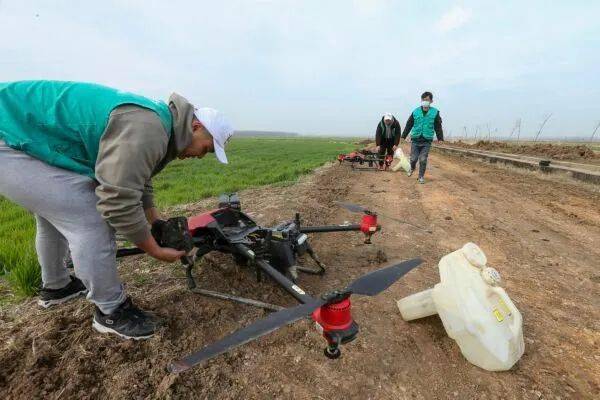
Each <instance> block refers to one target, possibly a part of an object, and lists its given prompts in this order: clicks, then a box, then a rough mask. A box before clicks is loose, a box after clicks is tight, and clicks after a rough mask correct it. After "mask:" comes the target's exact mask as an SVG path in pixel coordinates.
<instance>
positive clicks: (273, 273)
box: [235, 243, 314, 304]
mask: <svg viewBox="0 0 600 400" xmlns="http://www.w3.org/2000/svg"><path fill="white" fill-rule="evenodd" d="M235 248H236V249H237V251H238V252H239V254H241V255H242V256H244V257H246V258H247V259H248V260H250V261H251V262H253V263H255V264H256V265H257V266H258V267H259V268H260V269H261V270H262V271H263V272H264V273H265V274H267V275H269V276H270V277H271V279H273V280H274V281H275V282H277V283H278V284H279V285H280V286H281V287H283V288H284V289H285V290H286V291H287V292H288V293H289V294H291V295H292V296H293V297H294V298H295V299H296V300H298V301H299V302H300V303H303V304H306V303H309V302H311V301H314V299H313V298H312V297H311V296H309V295H307V294H306V292H305V291H304V290H302V289H300V287H298V285H296V284H295V283H294V282H292V281H291V280H289V279H288V278H287V277H285V276H284V275H283V274H282V273H280V272H279V271H277V270H276V269H275V268H273V267H272V266H271V264H269V263H268V262H266V261H265V260H262V259H260V258H256V257H255V254H254V252H253V251H252V250H250V249H249V248H248V247H246V246H244V245H243V244H239V243H237V244H235Z"/></svg>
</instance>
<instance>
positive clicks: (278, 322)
mask: <svg viewBox="0 0 600 400" xmlns="http://www.w3.org/2000/svg"><path fill="white" fill-rule="evenodd" d="M323 304H325V301H324V300H317V299H315V300H314V301H313V302H310V303H306V304H300V305H298V306H296V307H292V308H286V309H284V310H281V311H277V312H275V313H273V314H269V315H268V316H267V317H266V318H263V319H261V320H258V321H257V322H255V323H253V324H250V325H248V326H247V327H245V328H242V329H240V330H238V331H235V332H233V333H232V334H230V335H229V336H226V337H225V338H223V339H221V340H219V341H218V342H215V343H213V344H210V345H208V346H206V347H205V348H203V349H202V350H200V351H198V352H196V353H193V354H190V355H189V356H187V357H185V358H183V359H181V360H179V361H175V362H174V363H172V364H170V365H169V366H168V367H167V368H168V370H169V371H170V372H174V373H179V372H183V371H185V370H187V369H189V368H191V367H193V366H195V365H197V364H200V363H201V362H203V361H206V360H208V359H210V358H213V357H215V356H218V355H219V354H222V353H225V352H226V351H229V350H231V349H233V348H235V347H238V346H241V345H243V344H245V343H248V342H250V341H252V340H254V339H258V338H259V337H261V336H264V335H266V334H267V333H270V332H273V331H274V330H276V329H278V328H281V327H282V326H285V325H287V324H290V323H292V322H294V321H297V320H299V319H302V318H304V317H307V316H309V315H310V314H311V313H312V312H313V311H314V310H316V309H317V308H319V307H321V306H322V305H323Z"/></svg>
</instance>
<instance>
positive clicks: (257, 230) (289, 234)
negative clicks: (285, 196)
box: [117, 194, 422, 373]
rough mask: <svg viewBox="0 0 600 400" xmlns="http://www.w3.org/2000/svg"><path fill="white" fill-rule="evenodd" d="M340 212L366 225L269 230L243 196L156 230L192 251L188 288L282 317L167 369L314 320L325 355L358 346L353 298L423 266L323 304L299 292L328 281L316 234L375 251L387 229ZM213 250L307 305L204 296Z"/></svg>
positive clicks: (398, 268) (163, 240)
mask: <svg viewBox="0 0 600 400" xmlns="http://www.w3.org/2000/svg"><path fill="white" fill-rule="evenodd" d="M338 205H340V206H342V207H344V208H346V209H348V210H349V211H352V212H360V213H362V214H363V215H362V218H361V221H360V223H358V224H350V223H345V224H341V225H324V226H304V225H303V224H302V222H301V219H300V214H298V213H297V214H296V215H295V217H294V219H292V220H290V221H286V222H283V223H281V224H279V225H276V226H275V227H270V228H267V227H261V226H260V225H258V224H257V223H256V222H255V221H254V220H253V219H252V218H250V217H249V216H248V215H247V214H245V213H244V212H242V210H241V206H240V201H239V197H238V196H237V194H225V195H221V196H220V198H219V206H218V208H216V209H214V210H211V211H207V212H205V213H202V214H199V215H196V216H193V217H190V218H185V217H174V218H171V219H169V220H167V221H159V222H157V223H155V224H153V227H152V234H153V236H154V237H155V238H156V239H157V242H158V243H159V245H161V246H166V247H172V248H176V249H178V250H185V251H186V253H187V255H186V256H185V257H183V258H182V259H181V262H182V264H183V265H184V266H185V270H186V279H187V286H188V288H189V289H190V290H192V292H194V293H200V294H204V295H208V296H212V297H217V298H221V299H228V300H233V301H237V302H240V303H244V304H249V305H253V306H257V307H261V308H265V309H268V310H271V311H274V312H273V313H271V314H269V315H268V316H267V317H265V318H263V319H260V320H258V321H256V322H254V323H252V324H250V325H249V326H246V327H244V328H242V329H240V330H238V331H235V332H234V333H232V334H230V335H228V336H226V337H224V338H223V339H221V340H219V341H217V342H215V343H212V344H209V345H208V346H206V347H204V348H202V349H200V350H199V351H197V352H195V353H192V354H190V355H188V356H186V357H184V358H182V359H181V360H179V361H174V362H172V363H170V364H169V365H168V366H167V370H168V371H169V372H171V373H181V372H183V371H186V370H188V369H190V368H192V367H194V366H196V365H198V364H201V363H203V362H205V361H207V360H209V359H211V358H213V357H216V356H218V355H220V354H222V353H225V352H227V351H229V350H231V349H233V348H235V347H238V346H241V345H243V344H245V343H248V342H250V341H252V340H255V339H257V338H259V337H261V336H264V335H266V334H268V333H270V332H273V331H275V330H276V329H278V328H281V327H283V326H285V325H288V324H290V323H292V322H294V321H297V320H300V319H303V318H307V317H310V318H312V319H313V320H314V321H315V323H316V326H317V329H318V330H319V331H320V333H321V334H322V336H323V337H324V338H325V340H326V342H327V346H326V347H325V348H324V354H325V356H327V357H328V358H331V359H335V358H338V357H339V356H340V355H341V350H340V345H343V344H346V343H349V342H351V341H353V340H354V339H355V338H356V336H357V335H358V331H359V327H358V324H357V323H356V322H355V321H354V319H353V318H352V313H351V301H350V297H351V296H352V295H362V296H375V295H377V294H379V293H381V292H382V291H384V290H386V289H387V288H388V287H390V286H391V285H392V284H393V283H394V282H396V281H397V280H398V279H400V278H401V277H402V276H404V275H405V274H407V273H408V272H410V271H411V270H412V269H414V268H415V267H417V266H418V265H420V264H421V263H422V260H421V259H418V258H417V259H412V260H409V261H405V262H400V263H393V265H389V266H387V267H385V268H382V269H378V270H375V271H372V272H370V273H367V274H366V275H363V276H361V277H359V278H358V279H356V280H354V281H353V282H351V283H350V284H349V285H348V286H346V287H345V288H343V289H340V290H333V291H331V292H328V293H325V294H323V295H321V296H318V297H315V296H311V295H309V294H308V293H307V292H306V291H305V290H304V289H302V288H301V287H300V286H298V279H299V274H300V273H307V274H314V275H324V274H325V272H326V267H325V265H324V264H323V263H322V262H321V261H320V260H319V258H318V257H317V255H316V254H315V251H314V250H313V248H312V247H311V245H310V243H309V239H308V234H312V233H325V232H362V234H363V235H364V237H365V240H364V242H365V243H366V244H370V243H371V237H372V235H373V234H375V233H376V232H378V231H379V230H380V229H381V226H380V225H378V223H377V213H375V212H373V211H370V210H368V209H366V208H364V207H362V206H358V205H354V204H351V203H342V202H338ZM212 251H218V252H222V253H227V254H231V255H232V256H233V259H234V260H235V262H236V263H237V264H238V265H241V266H244V267H248V268H253V269H254V271H255V273H256V278H257V280H258V281H261V279H262V277H263V275H267V276H268V277H270V278H271V279H272V280H273V281H274V282H275V283H276V284H277V285H279V286H280V287H281V288H283V289H284V290H285V291H286V292H287V293H288V294H290V295H291V296H292V297H293V298H294V299H295V300H296V301H297V302H298V303H300V304H299V305H297V306H294V307H290V308H283V307H279V306H275V305H272V304H268V303H263V302H260V301H257V300H253V299H246V298H242V297H237V296H231V295H227V294H223V293H218V292H212V291H208V290H199V289H197V287H196V286H197V285H196V279H195V277H194V273H193V269H194V264H195V262H196V261H198V260H199V259H201V258H202V257H203V256H204V255H206V254H208V253H210V252H212ZM142 253H143V251H142V250H141V249H138V248H121V249H118V250H117V257H124V256H129V255H134V254H142ZM303 255H308V256H309V257H310V258H311V259H312V261H313V262H314V264H315V267H306V266H300V265H298V262H299V261H298V259H299V257H301V256H303Z"/></svg>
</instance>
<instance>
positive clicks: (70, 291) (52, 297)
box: [38, 275, 87, 308]
mask: <svg viewBox="0 0 600 400" xmlns="http://www.w3.org/2000/svg"><path fill="white" fill-rule="evenodd" d="M86 294H87V289H86V288H85V286H84V285H83V282H81V281H80V280H79V279H78V278H76V277H74V276H73V275H71V282H69V283H68V284H67V286H65V287H64V288H60V289H46V288H42V289H41V290H40V299H39V300H38V304H39V305H40V306H42V307H44V308H48V307H52V306H55V305H57V304H62V303H65V302H67V301H69V300H71V299H74V298H76V297H79V296H81V295H86Z"/></svg>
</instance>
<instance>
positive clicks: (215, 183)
mask: <svg viewBox="0 0 600 400" xmlns="http://www.w3.org/2000/svg"><path fill="white" fill-rule="evenodd" d="M352 143H353V141H352V140H351V139H325V138H248V137H242V138H236V139H234V140H232V142H231V144H230V145H229V146H228V148H227V155H228V158H229V165H222V164H219V162H218V161H217V160H216V159H215V158H214V156H212V155H208V156H207V157H206V158H204V159H202V160H196V159H194V160H183V161H180V160H177V161H174V162H173V163H171V164H169V166H168V167H167V168H166V169H165V170H164V171H163V172H161V173H160V174H159V175H158V176H156V177H155V178H154V182H153V183H154V192H155V196H156V202H157V204H158V206H159V208H161V207H167V206H172V205H176V204H185V203H190V202H193V201H196V200H199V199H201V198H205V197H210V196H215V195H218V194H220V193H223V192H233V191H238V190H241V189H245V188H248V187H254V186H260V185H266V184H273V183H281V184H288V183H292V182H294V181H296V180H297V179H298V177H299V176H300V175H303V174H306V173H309V172H311V171H312V170H313V169H315V168H316V167H318V166H320V165H322V164H324V163H325V162H326V161H330V160H334V158H335V156H337V154H338V153H339V152H345V151H348V150H351V149H353V148H354V147H355V146H354V145H353V144H352ZM0 221H1V222H0V298H2V297H4V298H5V299H6V297H7V296H9V294H7V292H12V296H16V297H17V298H18V297H23V296H31V295H34V294H35V293H36V291H37V288H38V287H39V285H40V269H39V266H38V264H37V259H36V256H35V246H34V235H35V223H34V220H33V218H32V216H31V215H30V214H29V213H28V212H27V211H25V210H23V209H22V208H20V207H18V206H16V205H14V204H12V203H10V202H9V201H7V200H6V199H3V198H1V197H0ZM7 284H8V286H9V288H10V290H8V291H7V290H6V289H4V290H2V288H3V287H4V288H6V286H7ZM2 293H4V294H2Z"/></svg>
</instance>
